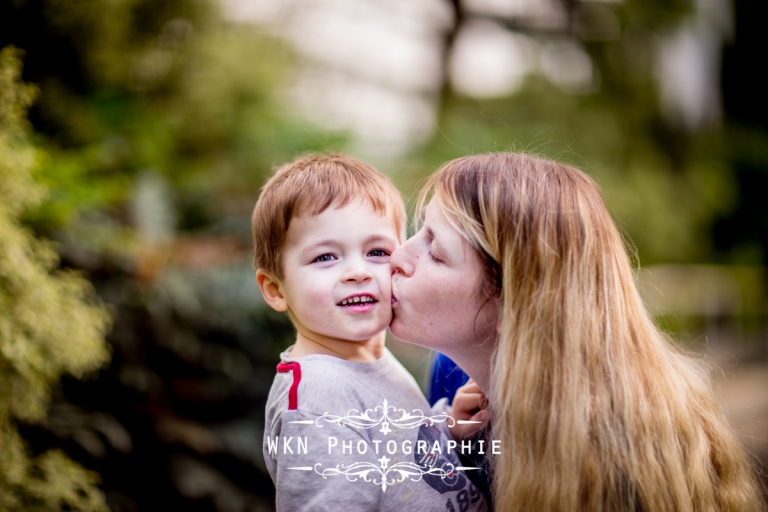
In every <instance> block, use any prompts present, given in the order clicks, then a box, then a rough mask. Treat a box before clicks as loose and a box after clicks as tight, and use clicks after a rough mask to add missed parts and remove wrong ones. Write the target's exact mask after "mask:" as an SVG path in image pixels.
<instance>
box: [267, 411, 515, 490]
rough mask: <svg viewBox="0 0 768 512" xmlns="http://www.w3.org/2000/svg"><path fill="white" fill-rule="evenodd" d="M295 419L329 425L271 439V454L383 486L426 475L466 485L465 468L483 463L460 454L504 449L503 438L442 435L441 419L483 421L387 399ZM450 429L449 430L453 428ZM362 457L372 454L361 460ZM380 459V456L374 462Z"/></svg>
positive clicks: (440, 484)
mask: <svg viewBox="0 0 768 512" xmlns="http://www.w3.org/2000/svg"><path fill="white" fill-rule="evenodd" d="M289 423H291V424H296V425H303V426H306V428H308V429H325V430H324V435H321V436H318V435H317V434H318V433H319V432H317V431H315V432H312V433H310V434H309V435H307V436H301V435H299V436H288V437H281V436H277V437H268V438H267V439H266V442H267V449H268V452H269V454H270V455H277V456H281V457H282V456H291V460H297V461H301V463H300V464H296V465H289V466H288V467H287V469H289V470H291V471H306V472H314V473H316V474H317V475H318V476H319V477H322V478H334V477H346V478H347V480H349V481H353V482H354V481H358V480H360V481H363V482H369V483H372V484H374V485H378V486H381V489H382V491H386V490H387V488H388V487H389V486H392V485H394V484H396V483H399V482H403V481H405V480H410V481H414V482H415V481H419V480H422V479H424V480H425V481H427V483H429V485H430V486H432V487H433V488H435V489H438V490H441V489H447V488H451V487H454V486H456V485H457V484H461V485H462V486H463V482H464V478H463V477H462V476H461V474H462V473H464V472H467V471H476V470H479V469H480V468H479V467H477V466H476V465H461V463H460V458H459V455H461V456H463V457H464V460H481V459H482V458H483V457H484V456H486V455H488V454H493V455H497V454H500V453H501V441H499V440H488V441H486V440H484V439H477V440H474V441H473V440H464V441H454V440H453V439H451V438H450V435H448V436H447V439H446V435H442V436H441V432H440V431H439V430H438V426H439V425H441V424H442V425H445V426H448V427H452V426H454V425H456V424H471V423H481V422H477V421H471V420H456V419H454V418H453V417H452V416H450V415H449V414H447V413H445V412H444V413H441V414H437V415H434V416H426V415H425V414H424V413H423V412H422V411H421V410H419V409H414V410H411V411H407V410H406V409H403V408H398V407H395V406H394V405H390V404H389V403H388V401H387V400H386V399H385V400H384V401H383V403H382V405H379V406H377V407H375V408H373V409H367V410H365V411H362V412H361V411H358V410H357V409H352V410H350V411H349V412H347V414H346V415H344V416H337V415H332V414H329V413H327V412H326V413H324V414H323V415H322V416H319V417H318V418H317V419H314V420H313V419H308V420H297V421H291V422H289ZM339 429H352V430H354V431H357V432H358V433H363V432H364V431H366V430H368V431H370V430H373V429H376V431H377V433H378V434H381V435H378V434H377V435H376V436H362V435H359V436H350V435H340V434H344V432H343V431H342V430H339ZM414 429H418V432H413V430H414ZM409 431H410V432H409ZM346 432H347V433H348V432H349V431H348V430H347V431H346ZM444 433H447V429H445V430H444ZM350 437H352V438H350ZM355 437H356V439H355ZM374 437H379V438H378V439H377V438H374ZM313 456H315V459H318V458H322V459H323V460H324V461H325V462H326V464H323V462H315V461H313ZM320 456H322V457H320ZM356 457H357V458H362V459H366V460H362V461H357V460H355V458H356ZM339 459H344V460H345V462H346V463H339V464H335V465H333V464H331V465H329V464H327V462H328V461H332V462H336V461H338V460H339ZM350 459H352V460H351V461H350ZM374 460H375V461H376V462H372V461H374ZM304 461H306V463H303V462H304ZM441 492H442V490H441Z"/></svg>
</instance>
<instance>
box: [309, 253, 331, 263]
mask: <svg viewBox="0 0 768 512" xmlns="http://www.w3.org/2000/svg"><path fill="white" fill-rule="evenodd" d="M335 259H336V256H334V255H333V254H329V253H326V254H321V255H320V256H318V257H317V258H315V259H313V260H312V263H315V262H322V261H333V260H335Z"/></svg>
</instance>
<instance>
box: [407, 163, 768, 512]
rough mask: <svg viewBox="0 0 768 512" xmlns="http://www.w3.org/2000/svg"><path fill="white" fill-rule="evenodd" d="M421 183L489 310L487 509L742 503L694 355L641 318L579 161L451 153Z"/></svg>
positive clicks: (720, 423)
mask: <svg viewBox="0 0 768 512" xmlns="http://www.w3.org/2000/svg"><path fill="white" fill-rule="evenodd" d="M430 198H431V202H432V203H433V204H436V205H437V206H438V207H439V209H440V210H441V212H442V213H443V214H444V215H445V216H446V218H447V219H449V220H450V221H451V222H452V223H453V225H454V226H455V227H456V228H457V229H459V231H460V232H462V233H463V235H464V236H465V237H466V238H467V240H469V242H470V243H471V244H472V245H473V246H474V247H475V248H476V249H477V251H478V253H479V254H480V255H481V262H482V263H481V264H482V266H483V269H484V274H485V286H484V287H483V289H481V290H480V292H481V293H484V295H485V296H486V298H488V299H489V300H493V301H496V302H497V303H498V304H499V307H500V308H499V309H500V311H501V320H500V323H499V336H498V341H497V343H498V345H497V347H496V353H495V356H494V358H493V361H491V362H490V363H491V372H492V373H491V386H490V389H489V390H488V391H489V398H490V403H491V409H492V413H493V422H492V438H493V439H499V440H501V442H502V446H503V447H504V451H503V453H502V454H501V455H497V456H496V457H495V461H494V462H495V464H494V468H495V474H494V478H493V485H494V490H493V498H494V502H495V503H496V508H497V510H500V511H504V512H507V511H510V512H517V511H525V510H541V511H565V510H580V511H596V512H597V511H628V512H635V511H637V510H644V511H651V510H654V511H655V510H660V511H661V510H663V511H671V510H675V511H681V512H683V511H689V512H693V511H704V510H706V511H713V512H714V511H735V510H739V511H757V510H761V509H762V502H761V498H760V495H759V490H758V486H757V484H756V481H755V479H754V475H753V473H752V470H751V468H750V465H749V462H748V460H747V457H746V456H745V454H744V452H743V450H742V448H741V446H740V445H739V442H738V441H737V439H736V437H735V436H734V434H733V432H732V431H731V429H730V427H729V426H728V422H727V421H726V419H725V418H724V417H723V414H722V412H721V411H720V409H719V407H718V405H717V403H716V401H715V398H714V395H713V393H712V390H711V387H710V383H709V379H708V376H707V375H706V373H705V372H704V369H703V368H702V365H701V364H700V363H699V362H698V361H696V360H694V359H693V358H691V357H689V356H687V355H686V354H684V353H683V352H682V351H680V350H678V349H677V348H676V347H675V346H674V345H673V344H671V343H670V342H669V340H668V338H667V336H666V335H665V334H664V333H663V332H661V331H660V330H659V328H658V327H657V326H656V325H655V324H654V322H653V319H652V318H651V317H650V315H649V314H648V312H647V310H646V308H645V306H644V305H643V302H642V300H641V299H640V295H639V293H638V291H637V287H636V285H635V281H634V274H633V270H632V265H631V263H630V259H629V257H628V255H627V252H626V249H625V246H624V241H623V240H622V237H621V235H620V233H619V230H618V229H617V228H616V226H615V224H614V222H613V220H612V219H611V216H610V214H609V213H608V209H607V208H606V206H605V204H604V203H603V199H602V197H601V195H600V192H599V190H598V187H597V185H596V184H595V183H594V182H593V181H592V180H591V179H590V178H589V177H588V176H587V175H586V174H584V173H583V172H581V171H579V170H577V169H575V168H573V167H570V166H567V165H563V164H560V163H557V162H553V161H550V160H545V159H542V158H536V157H532V156H528V155H525V154H516V153H492V154H486V155H472V156H468V157H464V158H459V159H457V160H453V161H451V162H449V163H447V164H446V165H444V166H443V167H442V168H441V169H440V170H438V171H437V172H436V173H435V174H433V175H432V176H431V178H430V179H429V181H428V182H427V183H426V185H425V187H424V188H423V190H422V193H421V196H420V198H419V205H420V206H419V208H421V206H422V205H424V204H425V202H426V201H427V200H428V199H430Z"/></svg>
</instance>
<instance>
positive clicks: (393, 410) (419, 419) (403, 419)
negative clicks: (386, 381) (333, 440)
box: [315, 398, 456, 435]
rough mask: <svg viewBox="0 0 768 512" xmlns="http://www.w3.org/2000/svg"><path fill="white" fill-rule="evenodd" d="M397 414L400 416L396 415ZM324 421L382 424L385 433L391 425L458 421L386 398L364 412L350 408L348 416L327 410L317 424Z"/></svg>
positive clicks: (366, 426) (405, 426)
mask: <svg viewBox="0 0 768 512" xmlns="http://www.w3.org/2000/svg"><path fill="white" fill-rule="evenodd" d="M397 414H399V417H395V416H396V415H397ZM323 421H325V422H327V423H334V424H336V425H341V426H350V427H354V428H359V429H371V428H374V427H377V426H379V425H381V428H380V429H379V432H381V433H383V434H384V435H388V434H389V433H390V432H392V428H390V427H395V428H399V429H410V428H418V427H420V426H421V425H434V424H435V423H446V424H447V425H448V426H449V427H453V426H454V425H455V423H456V421H455V420H454V419H453V417H451V416H449V415H448V414H447V413H445V412H444V413H441V414H437V415H435V416H426V415H425V414H424V413H423V412H422V411H421V409H414V410H412V411H411V412H408V411H406V410H405V409H398V408H397V407H395V406H394V405H389V404H388V403H387V400H386V398H385V399H384V402H383V403H382V405H378V406H376V407H375V408H374V409H366V410H365V411H364V412H360V411H359V410H357V409H350V411H349V412H348V413H347V414H346V416H335V415H332V414H328V413H327V412H326V413H325V414H323V415H322V416H320V417H319V418H317V420H316V421H315V424H316V425H317V426H318V427H322V426H323V425H322V424H321V423H322V422H323Z"/></svg>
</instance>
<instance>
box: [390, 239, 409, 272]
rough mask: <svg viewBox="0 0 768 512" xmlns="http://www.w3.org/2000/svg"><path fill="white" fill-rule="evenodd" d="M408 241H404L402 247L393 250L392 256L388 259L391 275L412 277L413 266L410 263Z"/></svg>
mask: <svg viewBox="0 0 768 512" xmlns="http://www.w3.org/2000/svg"><path fill="white" fill-rule="evenodd" d="M409 242H410V241H406V242H405V243H404V244H403V245H401V246H400V247H398V248H397V249H395V251H394V252H393V253H392V255H391V256H390V257H389V266H390V267H391V268H392V274H403V275H405V276H408V277H410V276H411V275H413V269H414V265H413V263H411V262H412V261H413V258H411V254H410V248H411V244H410V243H409Z"/></svg>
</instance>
